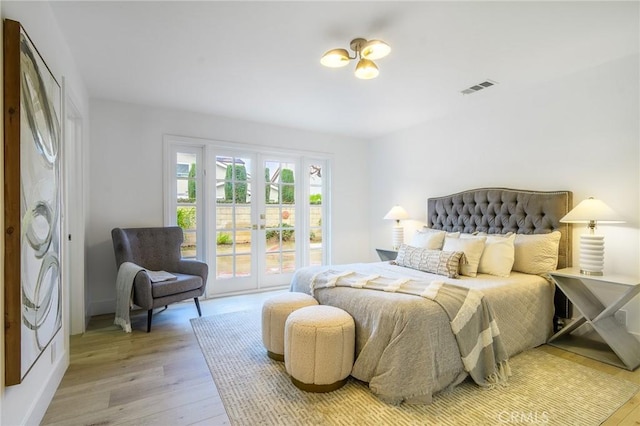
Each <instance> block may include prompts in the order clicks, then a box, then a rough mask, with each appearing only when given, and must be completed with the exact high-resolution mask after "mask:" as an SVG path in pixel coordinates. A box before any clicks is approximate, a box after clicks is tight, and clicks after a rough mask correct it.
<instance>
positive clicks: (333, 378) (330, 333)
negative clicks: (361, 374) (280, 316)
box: [284, 305, 356, 392]
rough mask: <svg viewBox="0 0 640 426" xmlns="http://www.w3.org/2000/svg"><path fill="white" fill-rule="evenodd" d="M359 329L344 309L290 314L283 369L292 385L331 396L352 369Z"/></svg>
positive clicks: (321, 308)
mask: <svg viewBox="0 0 640 426" xmlns="http://www.w3.org/2000/svg"><path fill="white" fill-rule="evenodd" d="M355 330H356V328H355V324H354V322H353V318H351V315H349V314H348V313H347V312H345V311H343V310H342V309H339V308H335V307H333V306H326V305H317V306H308V307H306V308H302V309H298V310H297V311H295V312H293V313H291V315H289V318H287V322H286V324H285V329H284V365H285V368H286V369H287V373H289V374H290V375H291V381H292V382H293V384H294V385H296V386H297V387H298V388H300V389H302V390H305V391H309V392H331V391H333V390H336V389H338V388H340V387H342V386H343V385H344V384H345V383H346V382H347V377H348V376H349V374H351V368H352V367H353V357H354V351H355V336H356V331H355Z"/></svg>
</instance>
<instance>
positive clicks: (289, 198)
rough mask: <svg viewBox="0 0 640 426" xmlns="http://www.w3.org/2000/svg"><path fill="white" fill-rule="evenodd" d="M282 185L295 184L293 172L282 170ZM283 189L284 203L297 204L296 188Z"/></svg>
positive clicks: (286, 186)
mask: <svg viewBox="0 0 640 426" xmlns="http://www.w3.org/2000/svg"><path fill="white" fill-rule="evenodd" d="M280 183H286V184H293V170H291V169H282V172H281V173H280ZM281 187H282V203H283V204H293V203H294V202H295V199H294V197H295V195H294V192H295V191H294V186H293V185H281Z"/></svg>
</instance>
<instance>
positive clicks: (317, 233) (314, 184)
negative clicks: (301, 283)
mask: <svg viewBox="0 0 640 426" xmlns="http://www.w3.org/2000/svg"><path fill="white" fill-rule="evenodd" d="M322 175H323V166H322V165H321V164H310V165H309V210H308V215H309V216H308V220H309V263H310V264H311V265H322V264H324V260H323V259H324V246H323V244H322V241H323V240H322V230H323V225H322V221H323V217H322V215H323V211H324V207H323V205H322V189H323V188H322V185H323V176H322Z"/></svg>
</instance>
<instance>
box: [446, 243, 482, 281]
mask: <svg viewBox="0 0 640 426" xmlns="http://www.w3.org/2000/svg"><path fill="white" fill-rule="evenodd" d="M486 240H487V237H475V236H468V237H465V238H455V237H449V236H448V235H447V236H445V239H444V245H443V246H442V250H443V251H461V252H464V256H465V258H466V262H462V263H461V265H460V274H462V275H466V276H468V277H475V276H476V275H477V274H478V265H479V264H480V257H482V252H483V251H484V245H485V241H486Z"/></svg>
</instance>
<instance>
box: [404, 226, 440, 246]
mask: <svg viewBox="0 0 640 426" xmlns="http://www.w3.org/2000/svg"><path fill="white" fill-rule="evenodd" d="M445 235H446V232H444V231H441V230H439V229H429V228H422V229H418V230H417V231H416V233H415V234H413V238H412V239H411V244H410V245H411V246H413V247H420V248H426V249H429V250H440V249H441V248H442V244H444V236H445Z"/></svg>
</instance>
